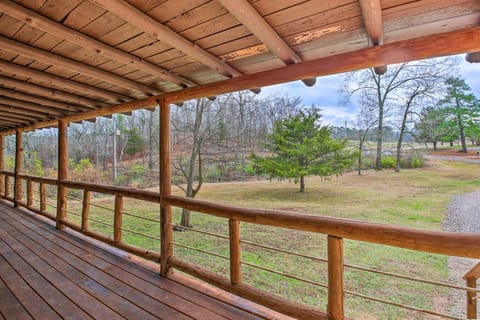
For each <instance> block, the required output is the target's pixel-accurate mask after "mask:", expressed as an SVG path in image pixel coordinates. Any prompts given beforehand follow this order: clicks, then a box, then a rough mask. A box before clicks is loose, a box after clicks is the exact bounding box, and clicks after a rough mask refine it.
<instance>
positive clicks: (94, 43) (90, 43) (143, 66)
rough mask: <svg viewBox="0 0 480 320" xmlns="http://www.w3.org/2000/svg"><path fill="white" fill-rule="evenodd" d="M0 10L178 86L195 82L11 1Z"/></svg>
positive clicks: (0, 6) (3, 3)
mask: <svg viewBox="0 0 480 320" xmlns="http://www.w3.org/2000/svg"><path fill="white" fill-rule="evenodd" d="M0 11H2V12H4V13H6V14H8V15H9V16H11V17H14V18H15V19H18V20H20V21H23V22H26V23H27V24H29V25H31V26H32V27H35V28H37V29H40V30H42V31H45V32H47V33H49V34H51V35H54V36H56V37H58V38H60V39H65V40H67V41H69V42H71V43H74V44H77V45H79V46H82V47H84V48H86V49H89V50H91V51H95V52H97V53H99V54H101V55H103V56H105V57H108V58H111V59H114V60H116V61H118V62H121V63H124V64H125V65H129V66H132V67H135V68H138V69H139V70H143V71H146V72H149V73H150V74H152V75H153V76H155V77H157V78H160V79H162V80H164V81H167V82H171V83H175V84H176V85H178V86H180V87H187V86H194V85H196V83H195V82H193V81H190V80H188V79H185V78H182V77H180V76H178V75H175V74H172V73H170V72H169V71H168V70H166V69H164V68H162V67H159V66H157V65H155V64H153V63H151V62H148V61H146V60H143V59H140V58H138V57H137V56H134V55H132V54H129V53H127V52H124V51H122V50H119V49H117V48H114V47H111V46H109V45H107V44H105V43H103V42H101V41H98V40H97V39H94V38H92V37H89V36H87V35H85V34H83V33H81V32H78V31H76V30H74V29H70V28H69V27H67V26H64V25H63V24H61V23H58V22H56V21H53V20H50V19H48V18H46V17H44V16H42V15H40V14H38V13H37V12H35V11H33V10H30V9H27V8H24V7H22V6H21V5H18V4H16V3H14V2H13V1H1V2H0Z"/></svg>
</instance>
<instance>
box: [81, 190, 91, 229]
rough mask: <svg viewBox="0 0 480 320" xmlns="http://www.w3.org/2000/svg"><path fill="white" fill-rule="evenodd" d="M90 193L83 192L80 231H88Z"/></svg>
mask: <svg viewBox="0 0 480 320" xmlns="http://www.w3.org/2000/svg"><path fill="white" fill-rule="evenodd" d="M90 194H91V193H90V191H88V190H85V191H83V205H82V231H87V230H88V215H89V214H90Z"/></svg>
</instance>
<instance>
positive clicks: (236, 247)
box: [228, 219, 242, 284]
mask: <svg viewBox="0 0 480 320" xmlns="http://www.w3.org/2000/svg"><path fill="white" fill-rule="evenodd" d="M228 231H229V235H230V282H231V283H232V284H239V283H241V282H242V252H241V246H240V221H238V220H234V219H229V220H228Z"/></svg>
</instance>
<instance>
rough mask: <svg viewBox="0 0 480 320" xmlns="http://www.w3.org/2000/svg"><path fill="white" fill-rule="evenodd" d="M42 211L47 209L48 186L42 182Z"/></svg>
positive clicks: (40, 186)
mask: <svg viewBox="0 0 480 320" xmlns="http://www.w3.org/2000/svg"><path fill="white" fill-rule="evenodd" d="M39 188H40V190H39V191H40V212H46V211H47V186H46V185H45V183H40V185H39Z"/></svg>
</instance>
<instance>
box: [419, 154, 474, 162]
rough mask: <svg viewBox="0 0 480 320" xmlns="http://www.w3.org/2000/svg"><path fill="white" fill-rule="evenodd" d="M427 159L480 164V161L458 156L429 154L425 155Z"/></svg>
mask: <svg viewBox="0 0 480 320" xmlns="http://www.w3.org/2000/svg"><path fill="white" fill-rule="evenodd" d="M425 158H427V159H433V160H446V161H458V162H466V163H477V164H480V159H471V158H462V157H456V156H436V155H431V154H427V155H425Z"/></svg>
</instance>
